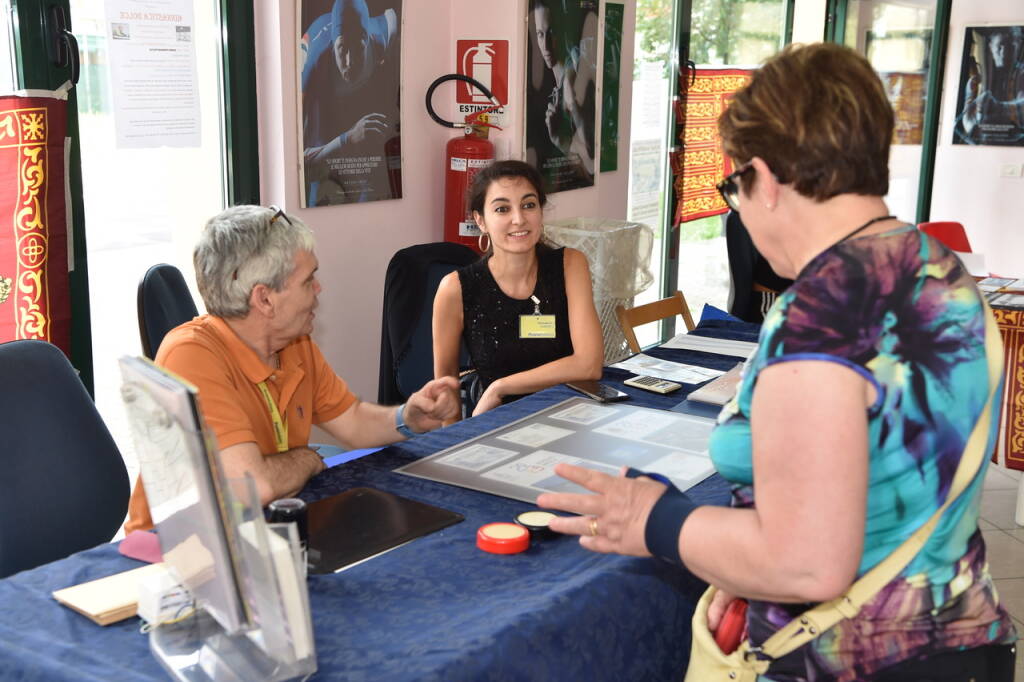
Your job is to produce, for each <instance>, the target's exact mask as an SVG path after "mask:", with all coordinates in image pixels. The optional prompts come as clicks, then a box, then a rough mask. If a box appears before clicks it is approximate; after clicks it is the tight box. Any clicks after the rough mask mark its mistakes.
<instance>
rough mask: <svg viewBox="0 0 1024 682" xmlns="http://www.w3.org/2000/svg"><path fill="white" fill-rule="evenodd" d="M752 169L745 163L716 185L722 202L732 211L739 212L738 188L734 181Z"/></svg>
mask: <svg viewBox="0 0 1024 682" xmlns="http://www.w3.org/2000/svg"><path fill="white" fill-rule="evenodd" d="M753 168H754V167H753V166H752V165H750V163H749V162H748V163H745V164H743V165H742V166H740V167H739V168H737V169H736V170H734V171H733V172H732V173H729V174H728V175H726V176H725V179H724V180H722V181H721V182H720V183H718V185H717V187H718V193H719V194H721V195H722V200H723V201H724V202H725V203H726V205H727V206H728V207H729V208H731V209H732V210H734V211H737V212H739V210H740V186H739V183H737V182H736V181H737V180H739V179H740V177H741V176H742V175H743V174H744V173H746V172H747V171H749V170H751V169H753Z"/></svg>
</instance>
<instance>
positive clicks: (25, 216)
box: [0, 95, 71, 353]
mask: <svg viewBox="0 0 1024 682" xmlns="http://www.w3.org/2000/svg"><path fill="white" fill-rule="evenodd" d="M66 130H67V101H65V100H60V99H53V98H49V97H18V96H13V95H12V96H5V97H0V342H2V341H13V340H16V339H41V340H43V341H49V342H50V343H53V344H55V345H56V346H58V347H59V348H60V349H61V350H63V351H64V352H65V353H68V352H70V333H71V305H70V301H69V296H68V244H67V212H66V208H65V184H64V177H65V173H64V168H65V164H64V138H65V135H66Z"/></svg>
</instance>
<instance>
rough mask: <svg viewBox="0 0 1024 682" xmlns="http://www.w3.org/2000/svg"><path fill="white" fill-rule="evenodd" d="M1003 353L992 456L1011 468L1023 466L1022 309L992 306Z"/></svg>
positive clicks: (1023, 355)
mask: <svg viewBox="0 0 1024 682" xmlns="http://www.w3.org/2000/svg"><path fill="white" fill-rule="evenodd" d="M992 312H993V313H994V314H995V316H996V322H998V323H999V333H1000V334H1001V335H1002V337H1003V352H1004V353H1005V357H1004V359H1005V363H1006V364H1005V369H1004V371H1005V372H1006V385H1005V386H1004V388H1003V405H1002V408H1003V409H1002V414H1001V415H1000V418H999V440H998V441H997V443H996V451H995V454H994V455H993V457H992V459H993V460H995V461H996V462H1001V463H1002V464H1003V466H1006V467H1008V468H1010V469H1017V470H1018V471H1021V470H1024V309H1021V308H1009V307H1001V306H993V307H992Z"/></svg>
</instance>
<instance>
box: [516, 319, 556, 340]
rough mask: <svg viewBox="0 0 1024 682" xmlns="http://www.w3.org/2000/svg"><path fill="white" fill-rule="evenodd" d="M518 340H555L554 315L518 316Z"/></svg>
mask: <svg viewBox="0 0 1024 682" xmlns="http://www.w3.org/2000/svg"><path fill="white" fill-rule="evenodd" d="M519 338H521V339H553V338H555V316H554V315H520V316H519Z"/></svg>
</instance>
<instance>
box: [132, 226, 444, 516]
mask: <svg viewBox="0 0 1024 682" xmlns="http://www.w3.org/2000/svg"><path fill="white" fill-rule="evenodd" d="M313 247H314V243H313V233H312V232H311V231H310V229H309V228H308V227H306V225H305V224H303V223H302V222H301V221H300V220H299V219H297V218H293V217H291V216H288V215H287V214H285V213H284V212H283V211H279V210H277V209H274V208H269V209H268V208H263V207H260V206H236V207H234V208H230V209H228V210H226V211H224V212H222V213H221V214H219V215H217V216H215V217H214V218H212V219H210V221H209V222H208V223H207V224H206V227H205V229H204V231H203V235H202V237H201V238H200V241H199V244H198V245H197V246H196V248H195V251H194V253H193V262H194V264H195V269H196V280H197V283H198V285H199V293H200V294H201V295H202V297H203V302H204V303H205V304H206V309H207V310H208V311H209V314H207V315H202V316H200V317H197V318H195V319H194V320H192V321H191V322H186V323H185V324H183V325H181V326H179V327H177V328H175V329H173V330H171V331H170V332H168V334H167V336H166V337H164V340H163V342H162V343H161V344H160V350H159V352H158V353H157V356H156V362H157V364H158V365H160V366H162V367H166V368H167V369H169V370H171V371H172V372H174V373H176V374H178V375H179V376H181V377H183V378H185V379H187V380H188V381H190V382H191V383H193V384H195V386H196V387H197V388H198V389H199V405H200V409H201V410H202V412H203V417H204V418H205V419H206V423H207V425H208V426H209V427H210V429H211V430H212V431H213V434H214V436H215V437H216V439H217V446H218V447H219V449H220V455H221V462H222V466H223V468H224V472H225V474H226V475H227V476H228V477H230V478H235V477H241V476H242V475H243V474H244V473H246V472H248V473H250V474H252V476H253V478H254V479H255V481H256V488H257V491H258V492H259V496H260V502H261V503H262V504H264V505H265V504H267V503H269V502H270V501H272V500H275V499H278V498H281V497H290V496H292V495H295V494H296V493H297V492H299V490H301V489H302V487H303V486H304V485H305V484H306V481H308V480H309V479H310V478H311V477H312V476H315V475H316V474H318V473H320V472H321V471H323V470H324V463H323V461H322V460H321V459H320V457H319V456H318V455H317V454H316V452H314V451H313V450H311V449H310V448H309V433H310V428H311V426H312V425H313V424H317V425H319V426H321V427H322V428H323V429H324V430H326V431H327V432H328V433H330V434H331V435H332V436H334V437H335V438H337V439H338V440H339V441H341V442H342V443H344V444H345V445H346V446H348V447H351V448H364V447H373V446H377V445H385V444H387V443H391V442H394V441H396V440H401V439H403V438H406V437H409V436H411V435H412V434H413V433H419V432H423V431H429V430H431V429H434V428H437V427H438V426H440V425H441V423H442V422H443V421H444V420H451V419H454V418H455V416H456V415H457V414H458V412H459V397H458V382H457V381H456V380H455V378H454V377H444V378H442V379H435V380H433V381H431V382H429V383H427V384H426V385H425V386H424V387H423V388H422V389H420V390H419V391H417V392H416V393H414V394H413V395H411V396H410V397H409V400H408V402H406V403H405V404H404V405H400V406H398V407H383V406H381V405H374V404H372V403H366V402H363V401H361V400H359V399H358V398H356V397H355V396H354V395H353V394H352V393H351V392H350V391H349V390H348V387H347V386H346V385H345V382H344V381H343V380H342V379H341V378H340V377H338V375H337V374H335V373H334V371H333V370H332V369H331V368H330V367H329V366H328V365H327V363H326V361H325V360H324V358H323V355H321V354H320V349H319V348H318V347H317V345H316V343H314V342H313V340H312V339H311V338H310V336H309V335H310V333H311V332H312V331H313V318H314V317H315V313H314V310H315V309H316V306H317V296H318V295H319V294H320V283H319V282H318V281H317V279H316V270H317V259H316V255H315V254H314V252H313ZM140 481H141V479H140ZM152 527H153V521H152V518H151V517H150V514H149V504H148V502H147V501H146V495H145V490H144V489H143V486H141V485H138V483H137V484H136V486H135V490H133V491H132V498H131V503H130V505H129V508H128V522H127V523H126V524H125V530H126V531H129V532H130V531H132V530H136V529H148V528H152Z"/></svg>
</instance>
